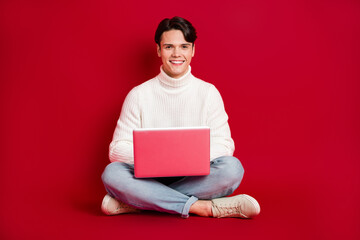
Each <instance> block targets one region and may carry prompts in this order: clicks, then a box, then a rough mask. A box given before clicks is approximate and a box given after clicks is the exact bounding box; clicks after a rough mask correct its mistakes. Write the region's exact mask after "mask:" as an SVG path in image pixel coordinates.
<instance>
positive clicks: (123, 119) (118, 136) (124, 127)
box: [109, 87, 141, 164]
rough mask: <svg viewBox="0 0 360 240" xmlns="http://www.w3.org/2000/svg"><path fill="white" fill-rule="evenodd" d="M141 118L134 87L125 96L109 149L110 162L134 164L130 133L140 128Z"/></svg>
mask: <svg viewBox="0 0 360 240" xmlns="http://www.w3.org/2000/svg"><path fill="white" fill-rule="evenodd" d="M140 126H141V116H140V108H139V101H138V96H137V91H136V87H135V88H134V89H132V90H131V91H130V92H129V94H128V95H127V96H126V98H125V101H124V103H123V106H122V109H121V113H120V117H119V119H118V121H117V124H116V128H115V132H114V135H113V139H112V141H111V143H110V147H109V159H110V161H111V162H115V161H119V162H125V163H131V164H133V163H134V153H133V136H132V131H133V129H135V128H140Z"/></svg>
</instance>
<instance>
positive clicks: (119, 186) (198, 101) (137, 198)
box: [102, 17, 260, 218]
mask: <svg viewBox="0 0 360 240" xmlns="http://www.w3.org/2000/svg"><path fill="white" fill-rule="evenodd" d="M196 38H197V36H196V31H195V28H194V27H193V26H192V25H191V23H190V22H188V21H187V20H185V19H183V18H180V17H174V18H172V19H164V20H163V21H161V22H160V24H159V26H158V28H157V30H156V33H155V42H156V44H157V53H158V56H159V57H161V60H162V66H161V67H160V74H159V75H158V76H156V77H155V78H153V79H150V80H149V81H146V82H144V83H143V84H141V85H139V86H137V87H135V88H133V89H132V90H131V91H130V93H129V94H128V95H127V97H126V99H125V101H124V104H123V107H122V111H121V114H120V118H119V120H118V122H117V126H116V129H115V132H114V136H113V140H112V142H111V144H110V149H109V157H110V161H111V162H112V163H110V164H109V165H108V166H107V167H106V168H105V171H104V173H103V175H102V180H103V183H104V185H105V188H106V190H107V192H108V194H107V195H106V196H105V197H104V200H103V203H102V211H103V212H104V213H105V214H108V215H115V214H120V213H131V212H138V211H140V210H155V211H161V212H168V213H173V214H180V215H181V216H182V217H184V218H187V217H188V216H189V213H193V214H196V215H199V216H204V217H211V216H212V217H240V218H251V217H254V216H256V215H258V214H259V213H260V206H259V204H258V203H257V201H256V200H255V199H254V198H252V197H250V196H248V195H245V194H243V195H237V196H233V197H225V198H222V197H223V196H228V195H230V194H231V193H233V192H234V190H235V189H236V188H237V187H238V186H239V185H240V182H241V180H242V177H243V174H244V170H243V167H242V165H241V163H240V161H239V160H238V159H236V158H235V157H233V156H232V154H233V152H234V142H233V140H232V138H231V135H230V128H229V125H228V121H227V120H228V116H227V114H226V112H225V109H224V105H223V101H222V99H221V96H220V93H219V92H218V91H217V89H216V88H215V87H214V86H213V85H212V84H209V83H207V82H204V81H202V80H200V79H197V78H195V77H194V76H193V75H192V74H191V67H190V62H191V59H192V57H194V54H195V40H196ZM191 126H208V127H210V156H211V159H210V160H211V162H210V174H209V175H207V176H188V177H182V178H156V179H138V178H135V177H134V165H133V142H132V141H133V140H132V131H133V129H135V128H160V127H162V128H163V127H191Z"/></svg>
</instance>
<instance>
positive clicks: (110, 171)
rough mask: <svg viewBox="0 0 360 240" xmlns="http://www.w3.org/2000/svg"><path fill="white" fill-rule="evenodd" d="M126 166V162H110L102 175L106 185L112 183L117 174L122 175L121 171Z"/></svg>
mask: <svg viewBox="0 0 360 240" xmlns="http://www.w3.org/2000/svg"><path fill="white" fill-rule="evenodd" d="M125 167H126V166H125V163H122V162H112V163H110V164H108V165H107V166H106V167H105V170H104V172H103V173H102V175H101V179H102V181H103V183H104V184H105V185H111V183H112V182H113V181H114V180H115V179H116V177H117V176H121V175H122V174H121V173H120V172H121V171H122V170H123V169H125Z"/></svg>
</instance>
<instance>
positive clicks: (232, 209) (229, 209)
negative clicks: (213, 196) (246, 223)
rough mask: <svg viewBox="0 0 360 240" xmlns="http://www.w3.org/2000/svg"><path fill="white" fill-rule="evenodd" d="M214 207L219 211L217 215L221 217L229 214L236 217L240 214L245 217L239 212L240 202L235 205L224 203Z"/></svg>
mask: <svg viewBox="0 0 360 240" xmlns="http://www.w3.org/2000/svg"><path fill="white" fill-rule="evenodd" d="M215 207H216V208H217V210H218V211H219V213H220V214H219V215H220V216H222V217H229V216H234V217H237V216H239V215H241V216H243V217H244V218H247V216H246V215H245V214H243V213H242V212H241V206H240V204H238V205H235V206H231V205H230V206H228V205H225V206H215Z"/></svg>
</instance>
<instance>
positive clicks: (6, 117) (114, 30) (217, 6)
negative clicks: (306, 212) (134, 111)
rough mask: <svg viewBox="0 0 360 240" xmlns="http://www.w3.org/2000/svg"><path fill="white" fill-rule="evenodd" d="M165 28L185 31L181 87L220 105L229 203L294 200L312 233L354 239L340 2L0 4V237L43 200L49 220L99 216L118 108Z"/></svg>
mask: <svg viewBox="0 0 360 240" xmlns="http://www.w3.org/2000/svg"><path fill="white" fill-rule="evenodd" d="M175 15H179V16H182V17H184V18H187V19H189V20H190V21H191V22H192V23H193V24H194V26H195V27H196V28H197V30H198V40H197V41H196V44H197V45H196V54H195V58H194V59H193V62H192V69H193V74H194V75H195V76H197V77H199V78H201V79H204V80H206V81H208V82H211V83H213V84H215V86H217V88H218V89H219V90H220V92H221V94H222V96H223V99H224V102H225V107H226V110H227V113H228V115H229V117H230V120H229V123H230V127H231V130H232V135H233V138H234V140H235V144H236V151H235V156H237V157H238V158H239V159H240V160H241V161H242V162H243V164H244V167H245V170H246V175H245V179H244V182H243V185H242V189H239V190H238V191H239V192H244V191H246V192H247V193H250V194H253V195H254V196H258V197H259V199H260V200H262V201H263V202H266V200H268V199H273V198H274V197H276V196H274V193H282V194H283V195H281V196H283V197H284V196H285V194H284V193H283V192H288V191H290V192H291V191H293V195H295V196H297V194H298V195H299V196H304V194H305V195H306V196H308V197H306V199H307V200H309V201H310V199H315V200H314V201H315V203H316V204H317V210H316V211H317V213H316V215H317V216H318V220H319V221H328V223H329V224H331V223H330V222H329V221H330V220H329V219H330V216H331V214H330V211H333V212H332V214H335V216H334V215H332V216H333V217H343V218H344V219H347V221H348V222H346V224H343V225H341V227H342V228H343V230H344V231H342V230H341V232H344V234H345V236H348V237H353V236H355V235H357V236H359V234H360V233H359V230H355V229H356V228H357V227H358V225H359V220H358V219H359V213H360V208H359V206H358V202H359V201H360V197H359V196H360V191H359V183H360V181H359V180H360V177H359V170H360V163H359V157H360V150H359V143H360V134H359V133H360V124H359V122H360V111H359V109H360V97H359V86H360V84H359V80H360V70H359V66H360V65H359V64H360V60H359V59H360V58H359V57H360V54H359V53H360V48H359V42H360V4H359V2H358V1H351V0H341V1H340V0H338V1H336V0H333V1H300V0H298V1H286V0H274V1H265V0H251V1H228V0H224V1H221V2H216V1H191V2H171V1H170V2H169V1H145V0H144V1H126V2H125V1H107V0H106V1H95V0H91V1H41V0H37V1H16V0H15V1H2V2H1V3H0V74H1V75H0V84H1V85H0V100H1V105H0V107H1V112H0V114H1V115H0V116H1V118H0V119H1V120H0V132H1V142H0V161H1V162H0V187H1V192H2V193H1V195H2V196H1V202H0V203H1V206H0V212H2V213H4V214H1V218H0V224H1V225H0V230H1V231H3V232H5V233H6V234H7V235H6V236H21V231H22V230H19V229H23V228H24V226H25V225H27V224H29V222H31V221H27V220H23V221H21V220H19V219H20V218H21V216H23V212H22V211H21V210H20V209H19V208H18V206H20V205H21V206H22V207H21V208H23V209H24V208H26V209H27V211H28V212H27V214H28V215H32V216H39V215H38V214H37V213H39V212H41V211H43V212H41V213H43V214H45V210H41V208H40V209H36V208H34V205H35V203H36V202H38V201H42V199H43V197H44V196H47V197H48V198H49V199H51V201H54V202H55V203H56V205H57V206H62V207H60V208H61V209H65V208H66V205H71V206H73V207H74V208H76V207H80V206H83V205H84V204H85V205H86V204H90V205H91V206H96V204H99V202H98V201H100V200H101V197H102V196H103V194H104V193H105V191H104V189H103V187H102V183H101V180H100V175H101V172H102V170H103V168H104V167H105V166H106V164H107V163H108V158H107V151H108V144H109V143H110V141H111V138H112V134H113V130H114V128H115V124H116V120H117V118H118V115H119V113H120V110H121V106H122V102H123V100H124V98H125V96H126V94H127V92H128V91H129V90H130V89H131V88H132V87H134V86H136V85H138V84H140V83H141V82H143V81H145V80H147V79H150V78H152V77H153V76H155V75H156V74H157V73H158V72H159V66H160V59H158V57H157V56H156V46H155V43H154V40H153V36H154V32H155V29H156V27H157V24H158V23H159V22H160V21H161V20H162V19H163V18H165V17H173V16H175ZM328 197H329V198H330V199H331V200H330V201H329V198H328ZM24 199H27V200H26V201H24ZM293 199H297V198H296V197H294V198H293ZM302 200H303V199H302V198H300V200H298V201H299V202H296V204H298V203H300V202H301V201H302ZM270 202H271V201H270ZM336 203H339V204H336ZM42 204H45V206H51V204H53V203H48V202H47V201H45V202H42ZM289 204H290V203H289ZM308 204H309V205H308V206H309V207H311V204H313V202H309V203H308ZM334 206H336V207H335V209H334V208H333V207H334ZM268 207H270V208H271V204H270V203H269V206H268ZM303 207H304V206H303ZM293 208H296V206H292V205H291V204H290V205H289V208H286V209H293ZM350 209H351V210H350ZM334 210H335V211H334ZM5 213H8V214H5ZM42 216H43V215H40V216H39V217H35V219H37V220H35V221H38V222H39V221H40V222H41V220H40V219H42ZM355 219H356V220H355ZM19 226H20V227H19ZM330 226H331V225H330ZM328 227H329V226H326V227H324V228H323V229H320V230H318V232H320V233H321V232H322V231H323V230H324V231H325V230H326V229H327V228H328ZM330 228H331V227H330ZM33 231H35V230H33ZM5 233H4V234H5ZM16 234H19V235H16ZM336 234H340V230H339V232H336ZM336 234H335V235H334V236H337V235H336ZM346 234H348V235H346Z"/></svg>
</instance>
